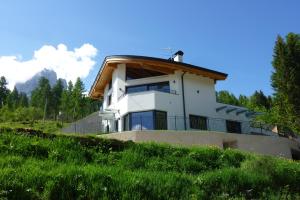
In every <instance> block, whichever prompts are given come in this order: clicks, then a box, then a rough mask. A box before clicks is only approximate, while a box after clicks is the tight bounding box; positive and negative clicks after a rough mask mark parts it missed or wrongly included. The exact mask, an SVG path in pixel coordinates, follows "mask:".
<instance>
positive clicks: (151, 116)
mask: <svg viewBox="0 0 300 200" xmlns="http://www.w3.org/2000/svg"><path fill="white" fill-rule="evenodd" d="M226 77H227V74H225V73H222V72H218V71H214V70H211V69H206V68H203V67H199V66H194V65H191V64H187V63H184V62H183V52H182V51H178V52H177V53H175V54H174V55H173V57H172V58H170V59H161V58H153V57H145V56H133V55H116V56H108V57H106V58H105V60H104V61H103V64H102V67H101V69H100V71H99V73H98V75H97V77H96V80H95V82H94V84H93V85H92V87H91V90H90V92H89V96H90V97H92V98H94V99H103V106H102V109H101V111H100V115H101V117H102V124H103V127H104V130H103V131H107V132H121V131H127V130H165V129H166V130H211V131H221V132H233V133H245V134H272V132H271V131H267V130H264V129H261V128H254V127H252V126H251V119H252V117H253V115H254V113H253V112H250V111H248V110H247V109H246V108H244V107H238V106H232V105H226V104H222V103H218V102H216V92H215V85H216V83H217V81H223V80H225V79H226Z"/></svg>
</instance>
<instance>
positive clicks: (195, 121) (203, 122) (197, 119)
mask: <svg viewBox="0 0 300 200" xmlns="http://www.w3.org/2000/svg"><path fill="white" fill-rule="evenodd" d="M190 128H192V129H199V130H207V118H206V117H202V116H197V115H190Z"/></svg>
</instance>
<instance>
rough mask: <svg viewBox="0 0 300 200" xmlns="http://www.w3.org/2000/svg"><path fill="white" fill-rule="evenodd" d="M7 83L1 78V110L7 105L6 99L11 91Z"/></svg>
mask: <svg viewBox="0 0 300 200" xmlns="http://www.w3.org/2000/svg"><path fill="white" fill-rule="evenodd" d="M7 84H8V83H7V81H6V79H5V77H4V76H1V77H0V108H2V107H3V106H4V104H5V103H6V99H7V97H8V95H9V92H10V91H9V89H8V88H7Z"/></svg>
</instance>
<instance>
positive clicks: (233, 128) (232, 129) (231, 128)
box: [226, 120, 242, 133]
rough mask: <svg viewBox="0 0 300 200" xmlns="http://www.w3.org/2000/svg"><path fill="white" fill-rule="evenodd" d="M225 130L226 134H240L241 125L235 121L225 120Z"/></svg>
mask: <svg viewBox="0 0 300 200" xmlns="http://www.w3.org/2000/svg"><path fill="white" fill-rule="evenodd" d="M226 128H227V132H228V133H241V132H242V130H241V123H240V122H236V121H230V120H226Z"/></svg>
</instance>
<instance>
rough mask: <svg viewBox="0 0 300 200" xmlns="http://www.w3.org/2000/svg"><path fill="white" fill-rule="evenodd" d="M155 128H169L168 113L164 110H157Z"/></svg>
mask: <svg viewBox="0 0 300 200" xmlns="http://www.w3.org/2000/svg"><path fill="white" fill-rule="evenodd" d="M155 129H156V130H167V129H168V123H167V113H166V112H164V111H155Z"/></svg>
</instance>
